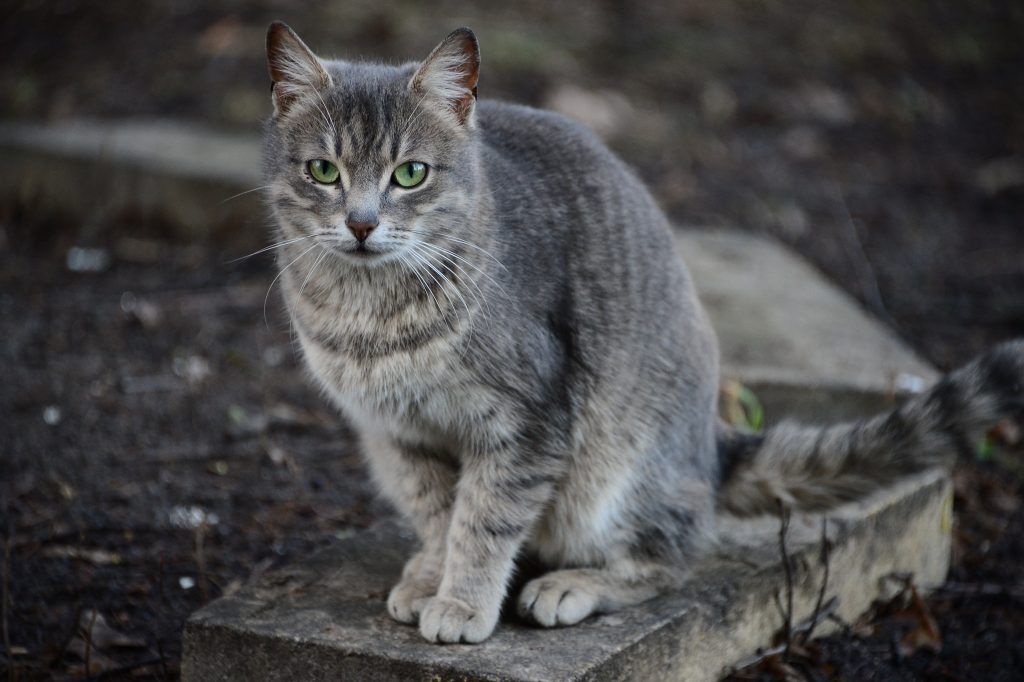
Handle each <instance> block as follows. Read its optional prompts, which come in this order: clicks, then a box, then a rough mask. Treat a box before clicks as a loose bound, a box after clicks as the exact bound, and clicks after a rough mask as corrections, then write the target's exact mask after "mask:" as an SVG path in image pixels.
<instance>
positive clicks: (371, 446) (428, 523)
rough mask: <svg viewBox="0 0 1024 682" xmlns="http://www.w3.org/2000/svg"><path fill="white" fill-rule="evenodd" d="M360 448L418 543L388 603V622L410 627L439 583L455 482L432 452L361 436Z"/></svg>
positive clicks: (451, 464)
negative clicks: (362, 447) (417, 538)
mask: <svg viewBox="0 0 1024 682" xmlns="http://www.w3.org/2000/svg"><path fill="white" fill-rule="evenodd" d="M363 444H364V447H365V448H366V450H367V456H368V458H369V460H370V464H371V467H370V468H371V471H372V473H373V476H374V478H375V479H376V480H377V483H378V485H379V486H380V488H381V490H382V491H383V492H384V494H385V496H386V497H388V498H389V499H390V500H391V502H392V503H393V504H394V505H395V506H396V507H398V510H399V511H400V512H401V513H402V515H403V516H404V517H405V518H406V520H407V521H408V522H409V523H410V524H411V525H412V526H413V528H414V529H415V530H416V535H417V536H418V537H419V540H420V544H421V547H420V550H419V551H418V552H416V554H414V555H413V556H412V558H410V559H409V561H408V562H406V564H405V568H404V569H403V570H402V577H401V579H400V580H399V581H398V584H396V585H395V586H394V588H392V590H391V592H390V594H388V601H387V608H388V614H390V615H391V617H392V618H394V619H395V620H397V621H399V622H401V623H409V624H412V623H415V622H416V620H417V618H418V617H419V614H420V611H421V610H422V608H423V605H424V604H425V603H426V601H427V599H428V598H430V597H433V596H434V595H435V594H437V590H438V588H439V586H440V584H441V576H442V573H443V571H444V557H445V551H446V541H447V537H448V526H449V524H450V522H451V513H452V503H453V500H454V498H455V484H456V481H457V479H458V473H457V469H456V466H455V461H454V459H453V458H452V457H451V455H449V454H448V453H445V452H443V451H441V450H439V449H437V448H431V447H429V446H426V445H422V444H418V443H414V442H410V441H409V440H408V439H405V440H403V439H398V438H395V437H393V436H390V435H387V434H382V433H374V432H368V433H364V434H363Z"/></svg>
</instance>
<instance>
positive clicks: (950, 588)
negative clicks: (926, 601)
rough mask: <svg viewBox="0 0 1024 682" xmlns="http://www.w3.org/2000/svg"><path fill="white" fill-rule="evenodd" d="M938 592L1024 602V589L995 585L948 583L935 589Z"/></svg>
mask: <svg viewBox="0 0 1024 682" xmlns="http://www.w3.org/2000/svg"><path fill="white" fill-rule="evenodd" d="M935 591H936V592H946V593H947V594H950V595H966V596H986V597H988V596H991V597H1010V598H1012V599H1020V600H1024V587H1007V586H1004V585H996V584H994V583H957V582H947V583H943V584H942V585H939V586H938V587H936V588H935Z"/></svg>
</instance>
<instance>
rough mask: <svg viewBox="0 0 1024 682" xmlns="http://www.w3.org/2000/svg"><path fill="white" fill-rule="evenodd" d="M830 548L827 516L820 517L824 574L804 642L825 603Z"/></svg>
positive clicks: (812, 630)
mask: <svg viewBox="0 0 1024 682" xmlns="http://www.w3.org/2000/svg"><path fill="white" fill-rule="evenodd" d="M830 549H831V546H830V543H829V541H828V517H827V516H822V517H821V554H820V555H819V556H820V558H821V565H822V567H823V570H824V575H823V576H822V578H821V589H819V590H818V599H817V601H815V602H814V611H812V612H811V621H810V622H811V626H810V627H809V628H808V629H807V632H806V633H805V634H804V636H803V639H802V641H803V642H804V643H805V644H806V643H807V642H808V641H809V640H810V639H811V635H812V634H814V627H815V625H817V624H818V616H819V614H820V613H821V608H822V606H823V605H824V603H825V592H826V591H827V590H828V578H829V568H830V564H831V561H830V560H831V557H830V556H829V551H830Z"/></svg>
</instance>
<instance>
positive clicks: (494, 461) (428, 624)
mask: <svg viewBox="0 0 1024 682" xmlns="http://www.w3.org/2000/svg"><path fill="white" fill-rule="evenodd" d="M526 460H527V458H526V457H524V456H522V453H519V452H516V451H515V449H514V448H513V447H512V446H505V447H504V448H501V449H498V450H496V451H492V452H488V453H486V454H485V455H482V456H481V455H473V456H472V457H470V458H468V459H467V461H465V462H464V464H463V470H462V476H461V477H460V480H459V484H458V489H457V495H456V500H455V506H454V508H453V511H452V520H451V525H450V527H449V529H448V541H447V552H446V555H445V564H444V577H443V578H442V580H441V585H440V588H439V590H438V593H437V595H436V596H435V597H433V598H431V599H428V600H427V602H426V603H425V604H424V606H423V610H422V612H421V613H420V617H419V624H420V634H422V635H423V637H424V638H425V639H427V640H428V641H431V642H447V643H456V642H467V643H476V642H482V641H483V640H485V639H487V638H488V637H489V636H490V635H491V633H492V632H493V631H494V627H495V625H497V622H498V616H499V614H500V612H501V605H502V602H503V600H504V598H505V590H506V585H507V583H508V579H509V577H510V575H511V573H512V569H513V566H514V561H515V557H516V554H517V553H518V551H519V548H520V546H521V545H522V543H523V540H524V539H525V537H526V534H527V533H528V532H529V530H530V528H531V527H532V526H533V524H534V522H535V521H536V519H537V517H538V516H539V514H540V512H541V510H542V509H543V506H544V504H545V503H546V502H547V500H548V499H549V497H550V495H551V491H552V483H551V481H552V476H551V474H550V472H549V471H547V470H545V466H546V465H545V463H544V461H541V462H534V463H530V462H528V461H526ZM546 461H547V462H548V465H547V466H549V463H550V459H549V460H546Z"/></svg>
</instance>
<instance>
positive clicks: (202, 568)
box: [195, 521, 210, 604]
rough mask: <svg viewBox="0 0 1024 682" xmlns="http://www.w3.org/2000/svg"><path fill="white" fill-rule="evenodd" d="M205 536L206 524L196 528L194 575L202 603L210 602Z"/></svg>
mask: <svg viewBox="0 0 1024 682" xmlns="http://www.w3.org/2000/svg"><path fill="white" fill-rule="evenodd" d="M205 536H206V522H205V521H204V522H203V523H200V524H199V525H198V526H196V550H195V552H196V573H198V574H199V591H200V593H201V594H202V595H203V603H204V604H205V603H206V602H208V601H210V592H209V589H208V588H207V586H206V553H205V552H204V551H203V541H204V539H205Z"/></svg>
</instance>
